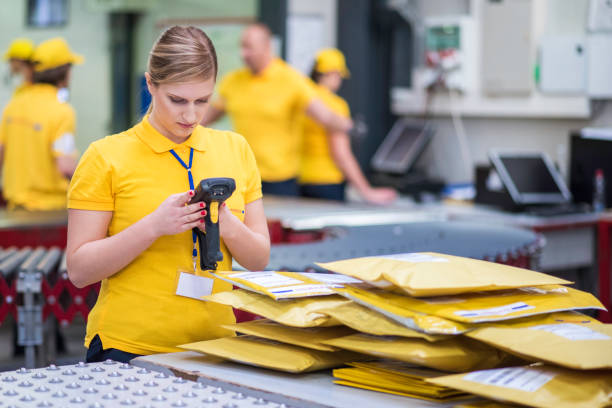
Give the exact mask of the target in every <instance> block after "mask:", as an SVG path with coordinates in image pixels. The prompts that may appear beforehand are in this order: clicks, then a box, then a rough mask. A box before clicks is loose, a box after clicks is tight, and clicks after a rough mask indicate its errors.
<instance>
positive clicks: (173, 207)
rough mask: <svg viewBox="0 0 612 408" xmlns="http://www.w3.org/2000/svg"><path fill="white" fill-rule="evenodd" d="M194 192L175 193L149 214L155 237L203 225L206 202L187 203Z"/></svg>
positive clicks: (148, 218)
mask: <svg viewBox="0 0 612 408" xmlns="http://www.w3.org/2000/svg"><path fill="white" fill-rule="evenodd" d="M193 194H194V193H193V191H186V192H184V193H179V194H173V195H171V196H169V197H168V198H166V200H164V202H163V203H161V204H160V205H159V207H157V209H156V210H155V211H153V212H152V213H151V214H149V215H147V217H146V218H147V222H148V224H149V226H150V228H151V230H152V232H153V235H154V236H155V237H161V236H164V235H175V234H179V233H181V232H185V231H189V230H190V229H192V228H194V227H198V226H200V225H202V223H203V222H204V216H205V215H206V210H205V209H204V208H205V207H206V204H204V203H203V202H198V203H194V204H189V205H187V203H188V202H189V200H190V199H191V197H193Z"/></svg>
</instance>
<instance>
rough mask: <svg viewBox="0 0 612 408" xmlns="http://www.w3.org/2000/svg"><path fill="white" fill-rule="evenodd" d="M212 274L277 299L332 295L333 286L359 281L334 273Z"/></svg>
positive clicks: (339, 286) (358, 281)
mask: <svg viewBox="0 0 612 408" xmlns="http://www.w3.org/2000/svg"><path fill="white" fill-rule="evenodd" d="M213 275H215V276H216V277H217V278H219V279H222V280H224V281H227V282H230V283H232V284H234V285H236V286H238V287H239V288H242V289H245V290H248V291H251V292H256V293H259V294H261V295H266V296H269V297H271V298H272V299H277V300H278V299H292V298H301V297H310V296H326V295H333V294H334V293H335V292H334V291H333V288H341V287H343V286H344V285H345V284H348V283H350V284H358V283H362V282H361V281H360V280H358V279H355V278H352V277H350V276H346V275H340V274H336V273H308V272H275V271H270V272H269V271H265V272H231V271H230V272H219V271H218V272H215V273H213Z"/></svg>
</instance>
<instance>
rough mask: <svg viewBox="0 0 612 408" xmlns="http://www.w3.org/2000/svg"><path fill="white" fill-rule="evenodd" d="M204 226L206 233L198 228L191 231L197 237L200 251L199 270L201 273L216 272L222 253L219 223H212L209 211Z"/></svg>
mask: <svg viewBox="0 0 612 408" xmlns="http://www.w3.org/2000/svg"><path fill="white" fill-rule="evenodd" d="M204 225H205V226H206V232H205V233H204V232H202V231H201V230H200V229H199V228H194V229H193V230H194V231H195V233H196V236H197V237H198V242H199V249H200V268H202V270H203V271H207V270H216V269H217V262H220V261H222V260H223V252H221V238H220V235H219V222H212V220H211V218H210V211H208V212H207V213H206V216H204Z"/></svg>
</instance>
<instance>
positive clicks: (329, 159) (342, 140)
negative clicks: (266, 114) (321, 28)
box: [299, 48, 397, 204]
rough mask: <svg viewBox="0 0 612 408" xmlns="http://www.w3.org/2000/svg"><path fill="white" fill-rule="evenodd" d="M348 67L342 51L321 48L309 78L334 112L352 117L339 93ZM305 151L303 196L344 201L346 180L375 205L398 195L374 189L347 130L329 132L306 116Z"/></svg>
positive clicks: (300, 179)
mask: <svg viewBox="0 0 612 408" xmlns="http://www.w3.org/2000/svg"><path fill="white" fill-rule="evenodd" d="M349 75H350V74H349V70H348V69H347V67H346V62H345V58H344V55H343V54H342V52H340V51H339V50H337V49H335V48H327V49H324V50H321V51H320V52H319V53H318V54H317V56H316V60H315V63H314V65H313V67H312V70H311V73H310V78H311V79H312V80H313V81H314V84H313V85H312V86H313V88H314V89H315V94H316V96H317V98H319V99H320V100H321V101H322V102H323V103H324V104H325V106H327V107H328V108H329V109H330V110H331V111H333V112H334V113H336V114H338V115H340V116H342V117H345V118H349V117H350V110H349V106H348V104H347V103H346V101H345V100H344V99H342V98H341V97H340V96H338V95H336V92H338V90H339V89H340V86H341V85H342V80H343V78H348V77H349ZM301 129H302V140H303V149H302V150H303V151H302V160H301V168H300V176H299V184H300V193H301V195H302V196H304V197H312V198H325V199H330V200H338V201H344V189H345V179H346V180H347V181H348V182H349V183H351V185H353V186H354V187H355V188H356V189H357V191H358V192H359V194H360V195H361V197H362V198H363V199H364V200H366V201H368V202H370V203H374V204H388V203H390V202H392V201H394V200H395V199H396V198H397V193H396V191H395V190H393V189H391V188H384V187H382V188H373V187H372V186H371V185H370V183H369V182H368V180H367V179H366V178H365V176H364V175H363V172H362V171H361V168H360V167H359V163H358V162H357V160H356V159H355V156H354V155H353V152H352V150H351V141H350V138H349V135H348V134H347V133H346V132H341V131H331V132H330V131H327V130H326V129H325V128H324V127H323V126H321V125H320V124H319V123H317V122H315V121H314V120H312V119H310V118H309V117H307V116H304V117H303V120H302V122H301Z"/></svg>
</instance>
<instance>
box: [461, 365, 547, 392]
mask: <svg viewBox="0 0 612 408" xmlns="http://www.w3.org/2000/svg"><path fill="white" fill-rule="evenodd" d="M554 377H555V375H554V374H553V373H549V372H546V371H540V370H537V369H534V368H531V369H527V368H523V367H513V368H499V369H495V370H485V371H475V372H473V373H469V374H466V375H465V376H464V377H463V379H464V380H468V381H473V382H477V383H480V384H487V385H494V386H497V387H505V388H513V389H515V390H520V391H525V392H535V391H537V390H539V389H540V388H541V387H542V386H543V385H544V384H546V383H547V382H549V381H550V380H552V379H553V378H554Z"/></svg>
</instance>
